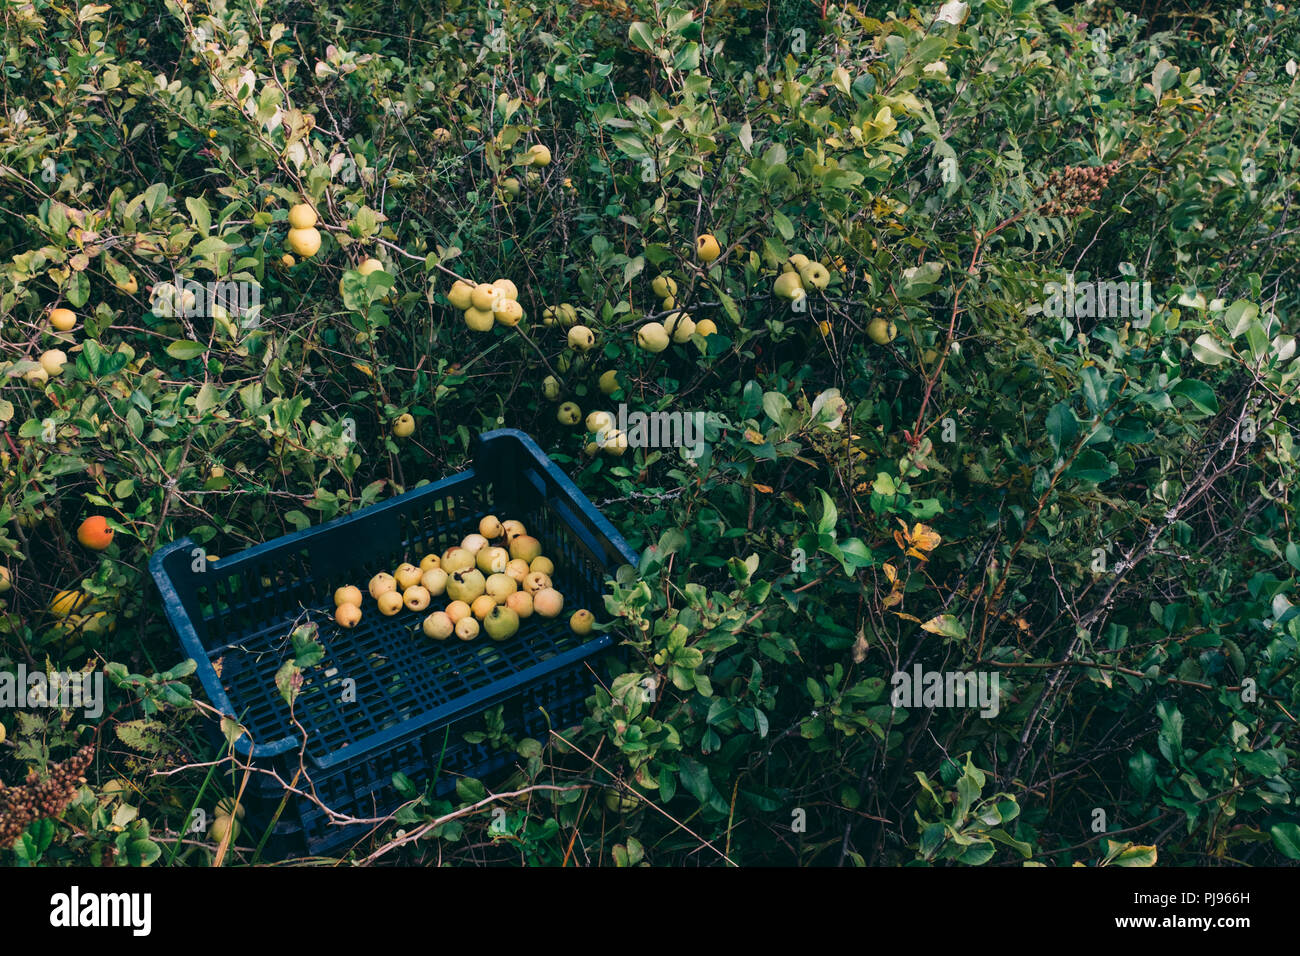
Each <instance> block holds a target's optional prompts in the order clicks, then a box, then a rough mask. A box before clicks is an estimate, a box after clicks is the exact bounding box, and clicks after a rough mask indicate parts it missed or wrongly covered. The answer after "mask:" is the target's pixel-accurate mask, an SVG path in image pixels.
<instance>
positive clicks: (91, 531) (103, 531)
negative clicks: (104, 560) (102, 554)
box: [77, 515, 113, 551]
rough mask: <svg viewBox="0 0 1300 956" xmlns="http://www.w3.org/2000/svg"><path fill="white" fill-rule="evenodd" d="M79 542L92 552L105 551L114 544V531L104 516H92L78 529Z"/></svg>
mask: <svg viewBox="0 0 1300 956" xmlns="http://www.w3.org/2000/svg"><path fill="white" fill-rule="evenodd" d="M77 540H78V541H80V542H81V544H82V546H83V547H87V548H89V549H90V550H91V551H103V550H104V549H105V548H107V547H108V546H109V545H110V544H112V543H113V529H111V528H110V527H109V526H108V519H106V518H105V517H104V516H103V515H91V516H90V517H89V518H87V519H86V520H85V521H83V522H81V527H79V528H78V529H77Z"/></svg>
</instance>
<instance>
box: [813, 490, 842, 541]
mask: <svg viewBox="0 0 1300 956" xmlns="http://www.w3.org/2000/svg"><path fill="white" fill-rule="evenodd" d="M817 494H819V495H821V497H822V516H821V517H820V518H818V519H817V533H818V534H830V533H833V532H834V531H835V522H836V521H837V520H838V519H839V512H838V511H836V509H835V502H834V500H832V498H831V496H830V495H828V494H827V493H826V492H824V491H822V490H821V489H820V488H818V489H817Z"/></svg>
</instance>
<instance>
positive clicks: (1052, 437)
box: [1047, 402, 1079, 455]
mask: <svg viewBox="0 0 1300 956" xmlns="http://www.w3.org/2000/svg"><path fill="white" fill-rule="evenodd" d="M1047 437H1048V440H1049V441H1051V443H1052V450H1053V451H1055V452H1056V453H1057V454H1058V455H1059V454H1061V451H1062V449H1066V448H1073V447H1074V442H1075V439H1077V438H1078V437H1079V419H1078V418H1076V417H1075V414H1074V409H1072V408H1071V407H1070V406H1069V404H1067V403H1066V402H1057V403H1056V404H1055V405H1053V406H1052V408H1051V410H1050V411H1048V413H1047Z"/></svg>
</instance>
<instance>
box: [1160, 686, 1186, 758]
mask: <svg viewBox="0 0 1300 956" xmlns="http://www.w3.org/2000/svg"><path fill="white" fill-rule="evenodd" d="M1156 714H1157V715H1158V716H1159V717H1160V725H1161V726H1160V733H1159V734H1158V735H1157V736H1156V742H1157V743H1158V744H1159V746H1160V753H1161V754H1163V755H1164V758H1165V759H1166V760H1168V761H1169V762H1170V763H1172V764H1176V763H1178V762H1179V760H1181V759H1182V756H1183V715H1182V713H1180V712H1179V710H1178V708H1177V707H1176V706H1174V705H1173V704H1170V703H1168V702H1166V701H1161V702H1160V703H1158V704H1156Z"/></svg>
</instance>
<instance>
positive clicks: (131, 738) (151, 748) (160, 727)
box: [113, 718, 167, 754]
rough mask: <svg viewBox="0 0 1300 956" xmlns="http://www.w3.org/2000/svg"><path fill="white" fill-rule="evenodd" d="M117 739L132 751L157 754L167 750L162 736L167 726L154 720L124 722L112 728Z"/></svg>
mask: <svg viewBox="0 0 1300 956" xmlns="http://www.w3.org/2000/svg"><path fill="white" fill-rule="evenodd" d="M113 732H114V733H116V734H117V739H118V740H120V741H122V743H124V744H126V745H127V746H128V747H130V748H131V749H132V750H138V751H140V752H141V753H146V754H158V753H162V752H163V751H164V750H166V749H167V745H166V742H165V740H164V739H163V735H164V734H165V733H166V732H167V725H166V724H162V723H159V722H158V721H156V720H147V719H143V718H142V719H140V720H126V721H123V722H122V723H120V724H117V725H116V726H115V727H114V728H113Z"/></svg>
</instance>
